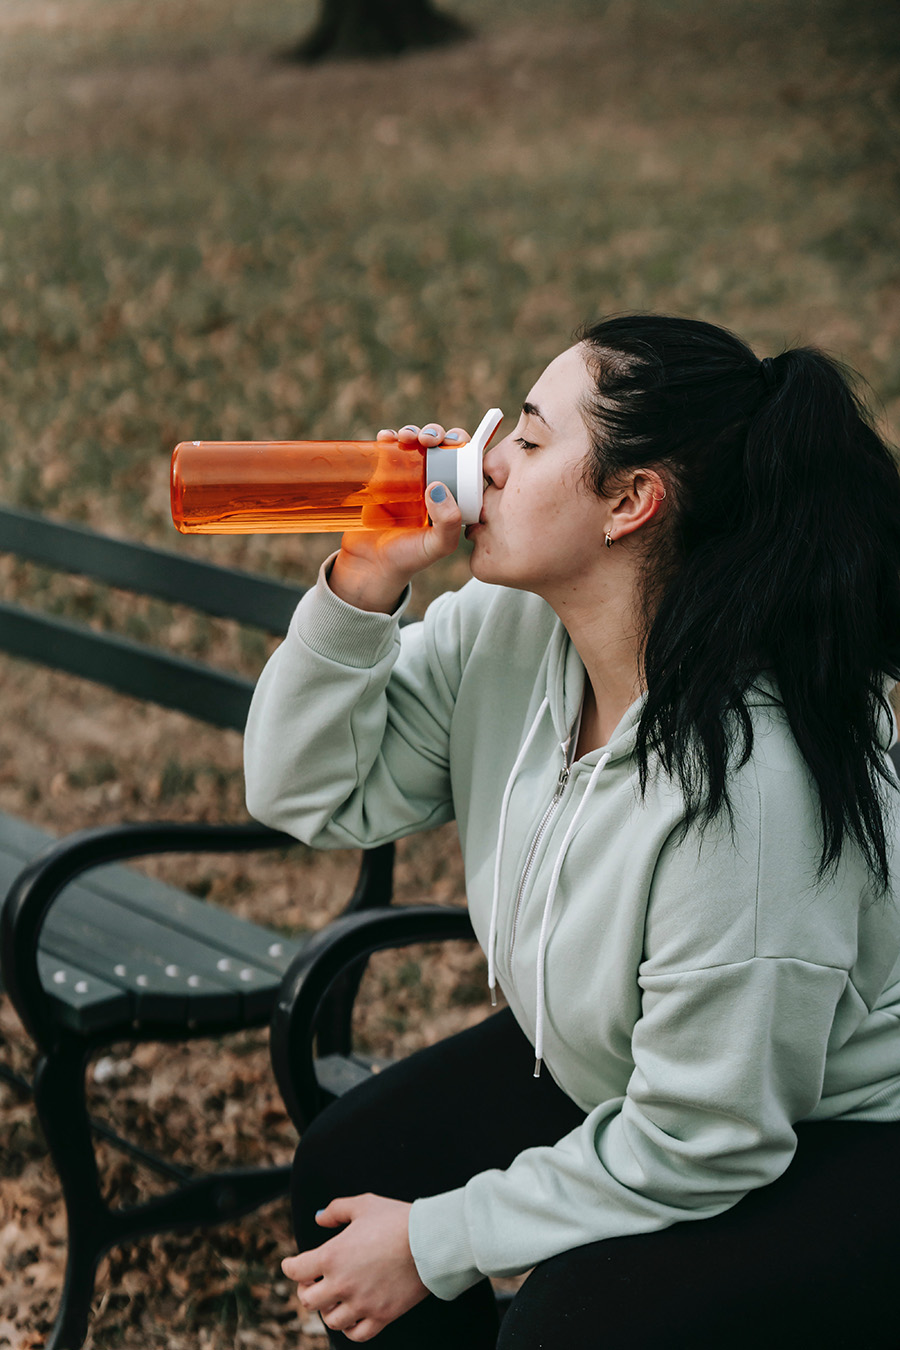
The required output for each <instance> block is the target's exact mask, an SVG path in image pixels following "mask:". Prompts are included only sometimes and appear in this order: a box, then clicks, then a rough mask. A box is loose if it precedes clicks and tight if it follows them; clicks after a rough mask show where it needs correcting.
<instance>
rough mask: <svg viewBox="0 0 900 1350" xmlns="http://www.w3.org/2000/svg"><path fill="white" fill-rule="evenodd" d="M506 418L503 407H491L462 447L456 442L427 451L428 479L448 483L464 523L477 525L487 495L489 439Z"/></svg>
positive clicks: (426, 468) (426, 478)
mask: <svg viewBox="0 0 900 1350" xmlns="http://www.w3.org/2000/svg"><path fill="white" fill-rule="evenodd" d="M502 421H503V413H502V412H501V411H500V409H499V408H490V409H489V410H488V411H487V412H486V413H485V415H484V417H482V419H481V421H480V422H479V423H478V426H477V428H476V431H475V435H474V436H473V437H472V439H471V440H470V441H466V443H465V445H461V446H460V447H459V449H458V450H457V449H456V448H455V447H454V446H452V445H435V446H433V447H432V449H430V450H428V451H426V454H425V481H426V483H434V482H435V481H437V482H440V483H446V484H447V487H448V488H449V489H450V491H451V492H452V493H453V495H454V497H455V498H456V500H457V502H458V504H459V509H460V511H461V512H462V518H463V524H464V525H474V524H475V523H476V522H477V520H478V517H479V516H480V515H481V503H482V500H483V498H484V471H483V469H482V467H481V461H482V459H483V458H484V452H485V450H486V449H487V444H488V441H489V440H490V439H491V437H492V436H493V434H494V432H495V431H496V430H497V428H498V427H499V425H500V423H501V422H502Z"/></svg>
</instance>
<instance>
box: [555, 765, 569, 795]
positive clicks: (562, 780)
mask: <svg viewBox="0 0 900 1350" xmlns="http://www.w3.org/2000/svg"><path fill="white" fill-rule="evenodd" d="M568 781H569V766H568V764H564V765H563V766H562V768H561V769H560V771H559V777H558V778H557V780H556V793H555V796H556V797H561V796H562V794H563V792H564V790H565V786H566V783H568Z"/></svg>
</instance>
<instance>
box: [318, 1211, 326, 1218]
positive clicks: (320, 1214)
mask: <svg viewBox="0 0 900 1350" xmlns="http://www.w3.org/2000/svg"><path fill="white" fill-rule="evenodd" d="M324 1213H325V1211H324V1209H317V1210H316V1218H317V1219H321V1217H322V1215H323V1214H324Z"/></svg>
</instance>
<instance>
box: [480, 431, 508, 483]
mask: <svg viewBox="0 0 900 1350" xmlns="http://www.w3.org/2000/svg"><path fill="white" fill-rule="evenodd" d="M508 439H509V437H508V436H506V437H504V438H503V440H502V441H499V442H498V444H497V445H492V446H490V447H489V449H488V450H486V451H485V455H484V459H483V460H482V461H481V471H482V473H483V474H484V479H485V482H487V483H490V484H491V486H492V487H502V486H503V484H504V483H505V482H506V457H505V455H504V454H503V448H504V446H505V445H506V442H507V440H508Z"/></svg>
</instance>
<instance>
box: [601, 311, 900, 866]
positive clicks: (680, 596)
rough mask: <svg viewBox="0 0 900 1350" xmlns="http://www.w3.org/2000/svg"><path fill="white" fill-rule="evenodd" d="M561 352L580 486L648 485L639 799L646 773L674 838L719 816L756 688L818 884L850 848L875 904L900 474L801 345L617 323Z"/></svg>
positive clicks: (854, 402)
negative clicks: (656, 485)
mask: <svg viewBox="0 0 900 1350" xmlns="http://www.w3.org/2000/svg"><path fill="white" fill-rule="evenodd" d="M579 336H580V338H581V340H582V341H583V342H585V343H586V344H587V352H588V360H589V364H590V366H591V368H592V370H593V372H594V374H595V376H596V389H595V391H594V396H593V400H592V403H591V406H590V407H589V408H588V410H587V414H588V422H589V425H590V427H591V429H592V432H593V453H592V460H591V465H590V469H589V476H590V478H591V482H592V485H593V486H594V488H595V490H596V491H598V492H600V493H602V492H603V491H604V488H605V487H606V485H607V484H608V483H609V482H610V481H612V480H613V479H615V477H616V476H617V475H619V474H621V473H622V472H624V471H627V470H633V469H635V468H638V467H640V466H649V465H651V464H652V465H653V466H654V467H655V468H656V469H657V470H658V471H659V472H660V474H662V475H663V477H664V478H665V480H666V483H667V492H668V499H669V509H668V510H667V512H666V515H665V516H664V517H658V518H657V520H658V524H657V522H654V527H655V528H653V529H651V530H648V539H649V541H650V542H649V544H648V551H647V560H646V569H645V573H646V584H645V588H644V590H645V597H646V601H647V606H646V642H645V648H644V671H643V674H644V679H645V683H646V687H647V699H646V703H645V707H644V711H643V714H642V718H641V722H640V726H639V731H638V746H637V753H638V764H639V769H640V778H641V786H642V789H643V788H645V787H646V783H647V777H648V772H649V765H650V763H651V759H652V760H656V761H658V762H659V763H660V764H661V765H662V767H663V769H664V770H665V771H666V772H667V773H669V774H670V775H671V776H674V777H675V778H676V779H677V780H678V781H679V783H680V786H681V789H682V791H683V794H684V798H685V803H686V817H685V824H686V826H687V825H689V824H690V823H691V822H693V821H694V820H697V821H699V822H700V823H701V824H703V823H705V822H707V821H708V820H710V819H712V818H713V817H715V816H716V815H717V814H718V813H719V812H720V811H721V810H723V809H724V810H725V811H726V812H728V813H729V814H730V811H731V806H730V803H729V799H728V775H729V772H730V770H732V769H733V768H734V767H739V766H740V765H742V764H744V763H746V761H747V759H748V758H749V756H750V753H751V751H752V747H753V731H752V724H751V720H750V714H749V711H748V695H749V694H750V692H751V687H752V685H753V683H754V681H755V680H757V679H759V678H760V677H761V676H769V677H771V678H772V680H773V681H774V684H775V686H776V689H777V694H778V697H779V698H780V700H781V702H782V704H783V706H784V710H785V714H786V717H787V721H788V724H789V726H790V729H791V732H792V734H793V737H794V739H795V741H796V743H797V746H798V748H799V750H800V753H801V755H802V756H803V759H804V760H805V762H806V764H807V766H808V768H809V771H810V774H811V776H812V779H813V781H814V783H815V786H816V789H817V793H818V800H819V809H820V816H821V830H822V850H821V858H820V874H824V873H825V872H826V871H828V870H829V869H831V868H833V867H835V866H836V865H837V863H838V861H839V859H840V856H841V852H842V850H843V848H844V846H845V844H846V841H847V838H848V836H849V837H850V838H851V839H852V840H853V841H854V842H855V843H856V844H857V845H858V847H859V848H860V850H861V851H862V854H863V856H864V858H865V860H866V862H867V864H868V867H869V869H870V871H871V873H872V875H873V879H874V881H875V883H876V885H877V887H878V888H879V890H881V891H884V889H885V888H886V886H887V882H888V865H889V864H888V853H889V849H888V841H887V837H886V828H885V804H886V792H887V790H888V789H887V784H888V783H889V782H891V781H892V780H891V779H890V777H889V775H888V773H887V771H886V767H885V762H884V731H883V728H884V726H885V725H886V723H885V718H886V717H888V716H889V710H888V708H887V706H886V703H885V695H884V690H885V680H886V679H890V680H893V681H896V680H900V475H898V471H897V466H896V464H895V462H894V460H893V458H892V456H891V453H890V451H889V450H888V448H887V446H886V445H885V444H884V442H883V441H882V440H881V439H880V438H879V436H878V434H877V433H876V431H875V430H874V428H873V426H872V423H871V421H870V419H869V415H868V413H867V412H866V409H865V407H864V406H863V404H862V403H861V402H860V400H859V399H858V397H857V396H856V394H855V393H854V391H853V388H852V386H851V381H850V377H849V374H848V372H846V371H845V370H844V368H842V367H841V366H839V365H838V364H837V363H836V362H834V361H832V360H831V359H830V358H828V357H826V356H825V355H824V354H823V353H822V352H819V351H817V350H815V349H812V348H798V349H795V350H792V351H787V352H784V353H783V354H782V355H780V356H778V357H776V358H774V359H767V360H765V361H762V362H760V361H759V360H757V358H756V357H755V355H754V354H753V352H752V351H751V350H750V349H749V347H747V346H746V345H745V344H744V343H742V342H740V341H739V340H738V339H737V338H736V337H734V336H733V335H732V334H730V333H727V332H725V330H723V329H720V328H716V327H713V326H712V325H709V324H703V323H699V322H696V321H688V320H679V319H667V318H656V317H653V316H635V317H632V318H629V317H623V318H619V319H612V320H608V321H606V322H605V323H601V324H598V325H595V326H593V327H591V328H587V329H584V330H582V333H581V334H580V335H579ZM879 723H880V727H881V730H879Z"/></svg>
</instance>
